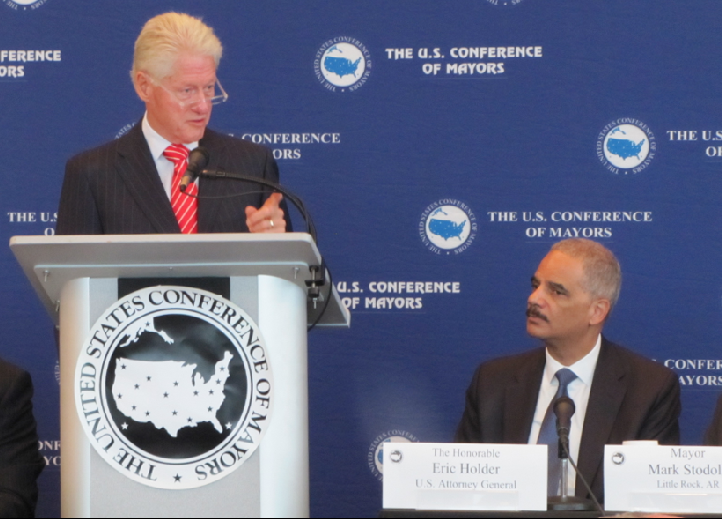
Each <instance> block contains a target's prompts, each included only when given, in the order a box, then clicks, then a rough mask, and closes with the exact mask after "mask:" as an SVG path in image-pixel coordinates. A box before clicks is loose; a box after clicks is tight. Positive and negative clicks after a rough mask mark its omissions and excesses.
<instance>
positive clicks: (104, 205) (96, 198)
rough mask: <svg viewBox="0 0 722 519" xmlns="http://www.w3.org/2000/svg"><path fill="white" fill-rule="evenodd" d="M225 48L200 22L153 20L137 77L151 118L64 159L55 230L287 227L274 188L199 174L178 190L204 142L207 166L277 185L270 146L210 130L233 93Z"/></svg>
mask: <svg viewBox="0 0 722 519" xmlns="http://www.w3.org/2000/svg"><path fill="white" fill-rule="evenodd" d="M222 54H223V49H222V46H221V43H220V41H219V40H218V38H217V37H216V35H215V34H214V32H213V30H212V29H211V28H210V27H208V26H207V25H205V24H204V23H203V22H202V21H200V20H198V19H197V18H193V17H191V16H189V15H186V14H178V13H166V14H162V15H159V16H157V17H155V18H153V19H151V20H150V21H148V23H147V24H146V25H145V27H143V30H142V31H141V34H140V36H139V37H138V40H137V41H136V44H135V55H134V62H133V71H132V73H131V74H132V79H133V84H134V85H135V90H136V92H137V94H138V96H139V97H140V99H141V100H142V101H143V102H144V103H145V106H146V113H145V116H144V117H143V119H142V121H141V122H140V123H139V124H137V125H136V126H135V128H133V129H132V130H131V131H130V132H128V133H127V134H126V135H124V136H123V137H121V138H120V139H117V140H115V141H112V142H110V143H108V144H105V145H103V146H100V147H99V148H95V149H93V150H90V151H87V152H85V153H82V154H80V155H78V156H76V157H74V158H72V159H71V160H70V161H69V162H68V165H67V167H66V172H65V181H64V183H63V189H62V195H61V200H60V209H59V214H58V224H57V234H156V233H162V234H172V233H185V234H194V233H198V232H200V233H227V232H249V231H250V232H254V233H282V232H286V229H287V216H286V215H287V212H286V209H285V202H283V201H282V197H281V195H280V194H278V193H273V194H272V192H271V190H269V189H264V188H262V187H261V186H257V185H251V184H248V183H241V182H235V181H232V180H228V179H222V180H216V179H211V180H208V179H198V180H196V182H195V183H194V184H192V185H190V186H188V189H187V193H188V194H190V195H191V196H187V195H186V194H184V193H182V192H181V190H180V186H179V184H180V179H181V177H182V176H183V174H184V173H185V170H186V167H187V159H188V154H189V152H190V151H191V150H193V149H194V148H196V147H197V146H199V145H201V146H203V147H205V148H206V149H207V150H208V152H209V155H210V161H209V164H208V167H209V168H211V169H218V170H225V171H227V172H236V173H244V174H246V175H253V176H257V177H259V178H262V179H265V180H269V181H272V182H278V167H277V165H276V162H275V160H274V159H273V154H272V153H271V151H270V150H268V149H266V148H263V147H261V146H257V145H254V144H252V143H250V142H247V141H243V140H240V139H234V138H232V137H229V136H226V135H223V134H220V133H216V132H214V131H212V130H209V129H208V128H207V126H208V123H209V121H210V117H211V113H212V109H213V104H214V103H216V102H223V101H225V100H226V99H227V95H226V94H225V92H224V91H223V89H222V87H221V86H220V83H219V82H218V80H217V78H216V70H217V68H218V65H219V63H220V59H221V56H222ZM196 197H198V198H196Z"/></svg>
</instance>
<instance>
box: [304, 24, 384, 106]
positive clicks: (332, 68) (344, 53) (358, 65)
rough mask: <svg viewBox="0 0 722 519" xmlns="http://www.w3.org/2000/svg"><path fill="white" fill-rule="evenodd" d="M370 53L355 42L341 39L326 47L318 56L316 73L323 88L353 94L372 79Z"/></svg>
mask: <svg viewBox="0 0 722 519" xmlns="http://www.w3.org/2000/svg"><path fill="white" fill-rule="evenodd" d="M372 67H373V62H372V61H371V53H370V52H369V50H368V49H367V48H366V46H365V45H364V44H363V43H361V42H360V41H358V40H357V39H356V38H350V37H347V36H341V37H338V38H334V39H332V40H329V41H327V42H326V43H324V44H323V45H322V46H321V48H320V49H319V50H318V52H317V53H316V59H315V61H314V70H315V72H316V78H317V79H318V81H319V83H321V85H323V87H324V88H326V89H327V90H330V91H332V92H354V91H356V90H358V89H359V88H361V87H362V86H364V85H365V84H366V81H368V78H369V76H370V75H371V68H372Z"/></svg>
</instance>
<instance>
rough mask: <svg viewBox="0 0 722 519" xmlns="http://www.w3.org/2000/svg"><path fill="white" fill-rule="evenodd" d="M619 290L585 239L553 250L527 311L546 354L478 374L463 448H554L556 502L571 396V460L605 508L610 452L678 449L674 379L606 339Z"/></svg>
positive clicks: (493, 365)
mask: <svg viewBox="0 0 722 519" xmlns="http://www.w3.org/2000/svg"><path fill="white" fill-rule="evenodd" d="M620 287H621V270H620V267H619V263H618V261H617V259H616V258H615V257H614V254H612V252H611V251H609V250H608V249H607V248H605V247H604V246H602V245H600V244H598V243H595V242H593V241H589V240H583V239H572V240H567V241H563V242H561V243H558V244H556V245H555V246H554V247H553V248H552V250H551V252H550V253H549V255H547V256H546V258H544V260H543V261H542V262H541V264H540V265H539V269H538V270H537V272H536V274H535V275H534V277H533V278H532V294H531V296H530V297H529V300H528V305H527V322H526V326H527V332H528V333H529V334H530V335H531V336H532V337H535V338H537V339H541V340H542V342H543V343H544V345H545V348H543V349H542V348H539V349H537V350H534V351H531V352H528V353H523V354H521V355H516V356H512V357H506V358H502V359H498V360H493V361H491V362H487V363H484V364H482V365H481V366H480V367H479V368H478V369H477V371H476V373H475V375H474V378H473V380H472V382H471V385H470V387H469V389H468V390H467V393H466V408H465V411H464V415H463V418H462V420H461V423H460V424H459V428H458V431H457V433H456V441H457V442H464V443H519V444H524V443H531V444H547V445H549V446H550V449H549V452H550V454H549V487H548V489H547V490H548V495H549V496H556V495H559V490H560V489H559V482H560V476H561V462H560V460H559V459H558V436H557V431H556V424H555V422H556V418H555V417H554V413H553V412H552V411H551V407H552V406H551V404H553V402H554V401H555V400H556V399H557V398H560V397H562V396H568V397H569V398H571V399H572V400H573V401H574V403H575V405H576V413H575V414H574V416H573V418H572V426H571V429H570V454H571V458H572V459H573V460H574V461H576V462H578V466H579V470H580V471H581V473H582V474H583V475H584V477H585V478H586V479H587V481H588V482H589V484H590V486H591V487H592V490H593V492H594V493H595V495H596V496H597V497H598V498H599V499H600V500H603V498H604V477H603V472H602V471H603V466H604V464H603V457H604V446H605V445H607V444H621V443H622V442H624V441H628V440H657V441H659V442H660V443H661V444H671V445H676V444H679V422H678V419H679V415H680V412H681V404H680V389H679V382H678V380H677V377H676V376H675V374H674V373H673V372H672V371H671V370H669V369H667V368H665V367H664V366H662V365H661V364H658V363H656V362H653V361H651V360H648V359H645V358H643V357H641V356H639V355H636V354H634V353H632V352H631V351H629V350H627V349H624V348H622V347H620V346H617V345H615V344H613V343H611V342H609V341H608V340H607V339H606V338H604V337H603V336H602V329H603V328H604V324H605V322H606V321H607V318H608V317H609V314H610V312H611V310H612V308H613V307H614V305H615V304H616V303H617V301H618V299H619V292H620ZM569 476H570V477H569V482H570V489H569V495H575V493H576V495H577V496H578V497H581V498H588V497H589V496H588V492H587V491H586V489H585V488H584V486H583V484H582V482H581V480H580V479H578V478H575V474H574V473H573V469H571V466H570V474H569ZM575 479H576V481H575Z"/></svg>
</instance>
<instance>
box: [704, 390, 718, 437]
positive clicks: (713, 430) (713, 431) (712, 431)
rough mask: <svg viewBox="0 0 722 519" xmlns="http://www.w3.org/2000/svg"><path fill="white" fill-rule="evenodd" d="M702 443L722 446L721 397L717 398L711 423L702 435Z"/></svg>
mask: <svg viewBox="0 0 722 519" xmlns="http://www.w3.org/2000/svg"><path fill="white" fill-rule="evenodd" d="M704 444H705V445H709V446H711V447H722V397H720V398H719V400H717V408H716V409H715V411H714V418H713V419H712V425H710V426H709V429H707V433H706V434H705V435H704Z"/></svg>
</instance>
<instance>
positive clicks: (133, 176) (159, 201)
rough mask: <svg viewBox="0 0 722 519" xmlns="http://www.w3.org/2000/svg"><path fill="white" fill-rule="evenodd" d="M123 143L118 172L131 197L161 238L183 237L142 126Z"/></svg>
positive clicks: (138, 126) (128, 135) (133, 130)
mask: <svg viewBox="0 0 722 519" xmlns="http://www.w3.org/2000/svg"><path fill="white" fill-rule="evenodd" d="M121 139H122V142H120V143H119V145H118V154H119V155H120V157H119V160H118V164H117V170H118V173H119V174H120V176H121V178H122V179H123V181H124V182H125V185H126V187H127V188H128V191H129V192H130V194H131V196H132V197H133V198H134V200H135V202H136V203H137V204H138V206H139V207H140V209H141V210H142V211H143V214H145V216H146V218H148V220H149V221H150V223H151V224H152V225H153V227H154V228H155V230H156V231H157V232H158V233H159V234H178V233H180V228H179V227H178V220H176V217H175V213H173V208H172V207H171V204H170V200H168V195H166V193H165V189H164V188H163V183H162V182H161V180H160V177H159V176H158V171H157V170H156V167H155V161H154V160H153V157H152V156H151V154H150V149H149V148H148V143H147V142H146V140H145V137H144V136H143V131H142V128H141V123H138V124H136V125H135V128H133V129H132V130H131V131H130V132H128V134H127V135H125V136H124V137H121Z"/></svg>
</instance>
